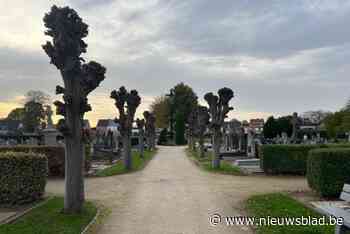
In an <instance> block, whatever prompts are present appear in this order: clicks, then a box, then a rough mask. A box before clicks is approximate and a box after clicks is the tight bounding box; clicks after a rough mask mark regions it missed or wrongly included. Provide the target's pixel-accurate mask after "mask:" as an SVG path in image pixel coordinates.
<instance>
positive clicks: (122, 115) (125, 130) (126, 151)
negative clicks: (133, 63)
mask: <svg viewBox="0 0 350 234" xmlns="http://www.w3.org/2000/svg"><path fill="white" fill-rule="evenodd" d="M111 98H112V99H114V101H115V106H116V107H117V109H118V112H119V119H116V121H117V122H118V123H119V125H120V134H121V136H122V139H123V140H122V141H123V157H124V165H125V169H127V170H130V169H131V168H132V157H131V130H132V124H133V122H134V117H135V113H136V109H137V107H138V106H139V105H140V103H141V98H140V96H139V95H138V93H137V91H136V90H131V91H130V92H128V91H127V90H126V89H125V87H124V86H122V87H120V88H119V90H113V91H112V92H111Z"/></svg>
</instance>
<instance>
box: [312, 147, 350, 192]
mask: <svg viewBox="0 0 350 234" xmlns="http://www.w3.org/2000/svg"><path fill="white" fill-rule="evenodd" d="M307 181H308V184H309V186H310V188H312V189H313V190H315V191H316V192H318V193H319V194H320V195H321V196H323V197H339V195H340V193H341V191H342V189H343V186H344V183H350V149H349V148H328V149H315V150H311V151H310V152H309V157H308V162H307Z"/></svg>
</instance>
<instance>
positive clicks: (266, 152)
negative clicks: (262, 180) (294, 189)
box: [259, 144, 350, 175]
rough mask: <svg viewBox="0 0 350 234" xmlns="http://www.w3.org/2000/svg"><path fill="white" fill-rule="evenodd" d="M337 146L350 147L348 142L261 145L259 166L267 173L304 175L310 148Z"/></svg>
mask: <svg viewBox="0 0 350 234" xmlns="http://www.w3.org/2000/svg"><path fill="white" fill-rule="evenodd" d="M339 147H343V148H345V147H350V144H327V145H262V146H261V147H260V149H259V158H260V163H261V168H262V169H263V170H264V172H265V173H267V174H297V175H305V174H306V168H307V157H308V153H309V151H310V150H313V149H318V148H339Z"/></svg>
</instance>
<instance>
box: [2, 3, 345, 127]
mask: <svg viewBox="0 0 350 234" xmlns="http://www.w3.org/2000/svg"><path fill="white" fill-rule="evenodd" d="M0 3H1V4H0V5H1V6H2V7H1V10H0V11H1V14H0V28H1V36H0V61H1V62H0V90H1V92H0V117H5V116H6V115H7V113H8V112H9V111H10V110H11V109H12V108H14V107H15V106H19V105H21V100H22V98H23V95H24V94H25V93H26V92H27V91H28V90H38V89H39V90H43V91H45V92H46V93H48V94H50V95H51V96H52V98H53V100H54V99H55V98H56V97H55V95H54V88H55V86H56V85H57V84H59V83H60V82H61V78H60V77H59V73H58V71H57V70H56V68H55V67H54V66H53V65H50V64H49V59H48V57H47V55H46V54H45V53H44V52H43V50H42V49H41V44H44V43H45V41H46V40H48V39H49V38H47V37H45V36H44V33H43V32H44V30H45V29H44V26H43V22H42V17H43V15H44V13H45V12H47V11H48V10H49V9H50V7H51V5H52V4H57V5H58V6H65V5H68V6H70V7H72V8H74V9H75V10H77V11H78V13H79V14H80V16H81V17H82V18H83V20H84V21H85V22H86V23H87V24H88V25H89V36H88V38H87V39H86V42H87V43H88V45H89V47H88V53H87V54H85V55H84V56H85V58H87V59H88V60H96V61H98V62H100V63H101V64H103V65H104V66H106V67H107V78H106V80H105V81H104V82H103V83H102V85H101V86H100V87H99V88H98V89H96V90H95V91H94V92H93V93H92V94H91V95H90V96H89V97H90V98H89V99H90V103H91V104H92V107H93V112H91V113H89V114H88V118H89V119H90V120H91V121H92V122H93V123H94V122H95V121H96V119H98V118H109V117H113V116H115V114H116V111H115V108H114V106H113V102H112V100H111V99H110V98H109V93H110V91H111V90H112V89H115V88H118V87H120V86H121V85H125V86H126V87H127V88H129V89H130V88H132V89H137V90H138V91H139V93H140V94H141V96H142V99H143V104H142V106H141V108H140V110H139V113H142V111H143V110H144V109H147V108H148V105H149V104H150V103H151V102H152V100H153V98H154V97H156V96H159V95H162V94H165V93H166V92H167V91H168V90H169V89H170V88H171V87H173V86H174V85H175V84H177V83H179V82H181V81H183V82H185V83H186V84H188V85H190V86H192V87H193V89H194V90H195V92H196V93H197V95H198V96H199V97H200V101H201V102H203V99H202V97H203V95H204V94H205V93H206V92H208V91H213V92H215V91H217V90H218V89H219V88H221V87H224V86H226V87H230V88H232V89H233V90H234V92H235V98H234V100H233V101H232V105H233V106H234V107H235V110H234V111H233V112H232V113H231V117H234V118H238V119H241V120H242V119H249V118H253V117H263V118H266V117H267V116H269V115H271V114H274V115H283V114H290V113H292V112H294V111H297V112H304V111H308V110H318V109H323V110H330V111H335V110H338V109H339V108H341V107H342V106H343V105H344V104H345V102H346V100H347V99H348V98H349V97H350V89H349V88H350V79H349V74H350V31H349V22H350V1H346V0H339V1H338V0H328V1H326V0H310V1H307V0H294V1H277V0H276V1H274V0H266V1H265V0H240V1H238V0H220V1H213V0H186V1H180V0H99V1H97V0H65V1H63V0H59V1H50V0H12V1H10V0H0Z"/></svg>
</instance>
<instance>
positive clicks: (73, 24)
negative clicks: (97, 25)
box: [43, 5, 106, 213]
mask: <svg viewBox="0 0 350 234" xmlns="http://www.w3.org/2000/svg"><path fill="white" fill-rule="evenodd" d="M44 23H45V27H46V28H47V31H46V32H45V34H46V35H48V36H50V37H52V42H49V41H48V42H46V44H45V45H43V49H44V50H45V52H46V54H47V55H48V56H49V57H50V59H51V63H52V64H53V65H55V66H56V67H57V69H58V70H60V73H61V76H62V78H63V83H64V87H61V86H57V87H56V93H57V94H63V100H64V102H60V101H56V102H55V103H54V104H55V105H56V112H57V114H58V115H62V116H64V119H61V120H60V121H59V123H58V129H59V130H60V131H61V132H62V134H63V135H64V137H65V145H66V147H65V149H66V160H65V161H66V177H65V197H64V211H65V212H67V213H78V212H80V211H81V210H82V205H83V202H84V200H85V197H84V177H83V165H84V163H83V162H84V142H83V140H84V135H83V131H82V124H83V118H84V114H85V113H86V112H88V111H91V106H90V105H89V104H88V99H87V96H88V94H89V93H90V92H91V91H93V90H94V89H96V88H97V87H98V86H99V84H100V83H101V82H102V81H103V80H104V79H105V73H106V68H104V67H103V66H102V65H100V64H99V63H97V62H94V61H91V62H89V63H85V62H84V59H83V58H82V57H81V54H82V53H85V52H86V48H87V44H86V43H85V42H84V41H83V38H85V37H86V36H87V35H88V25H87V24H85V23H84V22H83V21H82V19H81V18H80V17H79V15H78V14H77V12H76V11H74V10H73V9H71V8H69V7H57V6H55V5H54V6H52V8H51V11H50V12H49V13H47V14H45V17H44Z"/></svg>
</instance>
